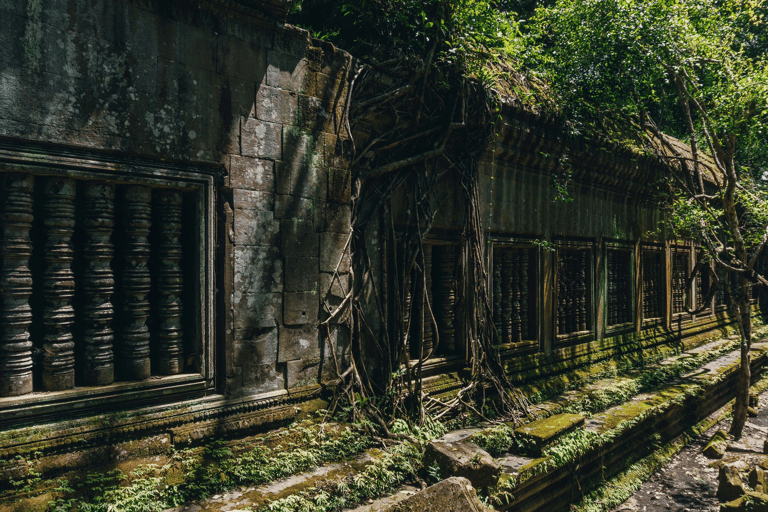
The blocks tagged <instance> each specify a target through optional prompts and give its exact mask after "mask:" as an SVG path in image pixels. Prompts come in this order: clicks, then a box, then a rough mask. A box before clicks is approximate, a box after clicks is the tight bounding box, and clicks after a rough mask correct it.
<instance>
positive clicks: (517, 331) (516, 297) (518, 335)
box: [510, 250, 523, 343]
mask: <svg viewBox="0 0 768 512" xmlns="http://www.w3.org/2000/svg"><path fill="white" fill-rule="evenodd" d="M510 252H511V253H512V341H513V342H515V343H520V342H521V341H523V330H522V321H521V320H522V319H521V318H520V280H521V277H522V276H521V275H520V252H519V251H517V250H513V251H510Z"/></svg>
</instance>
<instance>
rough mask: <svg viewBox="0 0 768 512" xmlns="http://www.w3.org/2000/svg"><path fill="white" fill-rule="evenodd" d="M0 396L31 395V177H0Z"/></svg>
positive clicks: (13, 174)
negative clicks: (0, 292)
mask: <svg viewBox="0 0 768 512" xmlns="http://www.w3.org/2000/svg"><path fill="white" fill-rule="evenodd" d="M0 184H1V185H2V187H1V189H0V259H2V268H0V289H1V290H2V294H0V396H17V395H24V394H27V393H31V392H32V342H31V341H30V339H29V326H30V324H31V323H32V309H31V308H30V306H29V297H30V295H32V272H31V271H30V269H29V258H30V256H31V255H32V241H31V240H30V237H29V230H30V229H31V227H32V219H33V212H32V207H33V196H32V193H33V192H34V177H33V176H30V175H23V174H15V173H7V174H3V175H2V177H0Z"/></svg>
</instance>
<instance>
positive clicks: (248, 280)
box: [235, 246, 283, 293]
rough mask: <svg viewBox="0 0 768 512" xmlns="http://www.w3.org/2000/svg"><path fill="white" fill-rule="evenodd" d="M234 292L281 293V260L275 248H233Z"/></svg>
mask: <svg viewBox="0 0 768 512" xmlns="http://www.w3.org/2000/svg"><path fill="white" fill-rule="evenodd" d="M235 291H236V292H242V293H267V292H281V291H283V260H282V258H281V257H280V253H279V251H278V250H277V247H268V246H237V247H235Z"/></svg>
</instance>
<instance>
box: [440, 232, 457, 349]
mask: <svg viewBox="0 0 768 512" xmlns="http://www.w3.org/2000/svg"><path fill="white" fill-rule="evenodd" d="M441 249H442V250H441V251H440V254H441V256H442V258H441V259H440V283H439V287H440V297H439V298H438V304H439V308H438V309H439V311H440V315H439V316H438V321H439V322H440V328H441V330H440V343H441V345H442V350H440V352H441V353H443V354H454V353H455V352H456V319H455V311H456V310H455V308H456V280H455V279H454V269H455V268H456V246H455V245H445V246H443V247H442V248H441Z"/></svg>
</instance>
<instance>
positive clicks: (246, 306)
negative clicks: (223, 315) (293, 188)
mask: <svg viewBox="0 0 768 512" xmlns="http://www.w3.org/2000/svg"><path fill="white" fill-rule="evenodd" d="M234 310H235V329H263V328H266V327H274V326H276V325H277V324H279V323H280V319H281V318H282V316H283V294H282V293H242V292H239V291H236V292H235V294H234Z"/></svg>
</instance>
